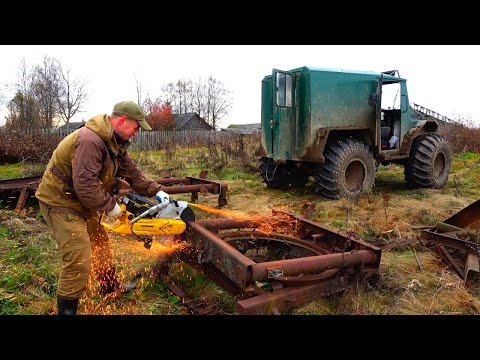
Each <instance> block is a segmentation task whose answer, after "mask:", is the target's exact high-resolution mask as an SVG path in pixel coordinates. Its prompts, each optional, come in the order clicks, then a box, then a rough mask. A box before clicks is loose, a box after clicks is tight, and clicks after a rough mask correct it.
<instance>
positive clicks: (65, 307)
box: [57, 295, 79, 315]
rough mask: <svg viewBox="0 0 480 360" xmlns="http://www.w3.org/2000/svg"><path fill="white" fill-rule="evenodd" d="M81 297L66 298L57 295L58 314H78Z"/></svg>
mask: <svg viewBox="0 0 480 360" xmlns="http://www.w3.org/2000/svg"><path fill="white" fill-rule="evenodd" d="M78 300H79V299H65V298H62V297H61V296H58V295H57V308H58V315H77V308H78Z"/></svg>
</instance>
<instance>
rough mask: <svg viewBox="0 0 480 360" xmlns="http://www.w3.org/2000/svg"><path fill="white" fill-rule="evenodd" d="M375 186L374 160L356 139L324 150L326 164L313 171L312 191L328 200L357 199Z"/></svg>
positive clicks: (339, 142)
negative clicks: (313, 187) (363, 192)
mask: <svg viewBox="0 0 480 360" xmlns="http://www.w3.org/2000/svg"><path fill="white" fill-rule="evenodd" d="M374 183H375V161H374V159H373V154H372V153H371V152H370V151H369V149H368V146H367V145H365V144H364V143H363V142H362V141H359V140H355V139H345V140H340V141H338V142H336V143H334V144H332V145H330V147H329V148H328V149H327V150H326V151H325V163H324V164H319V165H318V166H317V169H316V172H315V191H316V192H317V193H319V194H321V195H322V196H325V197H327V198H329V199H339V198H341V197H346V198H348V199H356V198H358V197H359V196H360V194H361V193H362V191H369V190H371V188H372V187H373V185H374Z"/></svg>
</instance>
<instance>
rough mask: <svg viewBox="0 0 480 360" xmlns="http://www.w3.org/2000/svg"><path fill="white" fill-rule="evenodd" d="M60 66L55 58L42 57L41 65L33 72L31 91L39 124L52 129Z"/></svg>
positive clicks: (55, 112) (60, 74) (56, 105)
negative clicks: (38, 116)
mask: <svg viewBox="0 0 480 360" xmlns="http://www.w3.org/2000/svg"><path fill="white" fill-rule="evenodd" d="M61 76H62V66H61V65H60V63H59V61H58V60H56V59H55V58H50V57H49V56H47V55H44V57H43V64H42V65H37V66H35V68H34V70H33V79H32V80H33V82H32V89H33V94H34V96H35V99H36V102H37V106H38V109H39V115H40V123H41V124H42V126H44V127H46V128H49V129H50V128H52V127H53V118H54V117H55V115H56V114H58V98H59V92H60V89H61V85H62V84H61V81H62V80H61Z"/></svg>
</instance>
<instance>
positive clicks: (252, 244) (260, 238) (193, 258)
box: [154, 211, 381, 314]
mask: <svg viewBox="0 0 480 360" xmlns="http://www.w3.org/2000/svg"><path fill="white" fill-rule="evenodd" d="M180 238H181V240H182V241H184V242H185V243H187V244H188V245H189V246H186V247H183V248H182V249H181V250H179V251H178V253H176V254H174V255H172V256H171V257H170V258H169V260H168V261H165V258H164V257H162V258H159V260H158V261H157V264H156V265H155V267H154V269H156V272H157V275H158V277H159V278H160V279H161V280H162V281H163V282H164V283H166V284H167V286H168V287H169V288H170V290H171V291H172V292H173V293H175V294H176V295H178V296H179V297H180V298H182V300H185V299H184V298H183V296H184V295H185V294H184V292H183V291H182V290H179V288H178V286H176V285H175V284H174V282H173V281H172V280H171V278H170V277H169V270H170V267H171V265H173V264H174V263H176V262H183V263H185V264H187V265H189V266H190V267H192V268H193V269H194V270H196V271H198V272H200V273H202V274H204V275H206V276H207V277H209V278H210V279H211V280H212V281H214V282H215V283H217V284H218V285H219V286H221V287H222V288H224V289H225V290H227V291H228V292H229V293H231V294H232V295H234V296H235V297H236V298H237V299H238V301H237V306H236V313H237V314H280V313H282V312H283V311H285V310H287V309H291V308H293V307H296V306H300V305H303V304H305V303H308V302H311V301H314V300H316V299H318V298H320V297H322V296H325V295H329V294H332V293H335V292H338V291H342V290H345V289H346V288H348V287H349V286H350V285H351V284H352V283H353V280H354V279H355V278H357V277H358V276H360V275H362V276H365V277H368V276H369V275H371V274H372V273H374V272H376V271H378V268H379V264H380V257H381V250H380V249H379V248H378V247H375V246H373V245H370V244H368V243H365V242H362V241H358V240H354V239H350V238H347V237H345V236H342V235H340V234H338V233H335V232H333V231H331V230H328V229H326V228H324V227H322V226H320V225H319V224H317V223H315V222H312V221H310V220H308V219H306V218H305V217H302V216H299V215H295V214H291V213H288V212H283V211H273V214H272V216H271V217H262V218H255V219H249V220H240V219H230V218H219V219H201V220H197V221H196V222H188V223H187V231H185V232H184V233H183V234H181V235H180ZM187 300H188V301H187V302H189V301H191V299H187ZM187 305H188V304H187ZM196 305H197V304H196ZM192 312H194V313H200V312H198V311H195V309H192ZM202 313H205V311H203V312H202ZM207 313H208V312H207Z"/></svg>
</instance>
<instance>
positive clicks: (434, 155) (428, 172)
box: [404, 134, 452, 189]
mask: <svg viewBox="0 0 480 360" xmlns="http://www.w3.org/2000/svg"><path fill="white" fill-rule="evenodd" d="M451 164H452V155H451V150H450V146H448V143H447V141H446V140H445V139H444V138H443V137H441V136H440V135H438V134H426V135H421V136H418V137H416V138H415V139H414V140H413V143H412V147H411V148H410V156H409V158H408V160H407V161H406V163H405V172H404V174H405V181H406V182H407V186H408V187H409V188H420V187H423V188H434V189H441V188H443V187H444V186H445V184H446V183H447V180H448V174H449V172H450V165H451Z"/></svg>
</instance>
